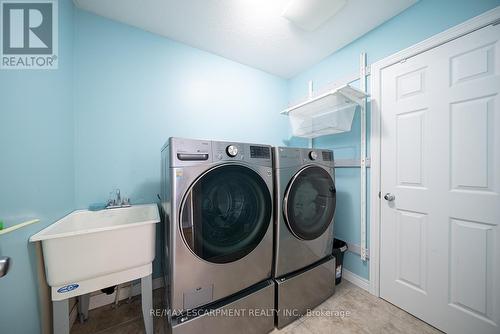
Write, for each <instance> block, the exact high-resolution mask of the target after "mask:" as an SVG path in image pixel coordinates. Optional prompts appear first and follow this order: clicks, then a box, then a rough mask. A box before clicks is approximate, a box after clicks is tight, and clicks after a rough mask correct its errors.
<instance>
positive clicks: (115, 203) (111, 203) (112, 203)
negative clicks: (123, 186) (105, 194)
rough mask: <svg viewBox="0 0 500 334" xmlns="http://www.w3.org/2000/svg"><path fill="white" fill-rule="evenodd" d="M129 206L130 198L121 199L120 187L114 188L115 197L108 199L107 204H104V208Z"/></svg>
mask: <svg viewBox="0 0 500 334" xmlns="http://www.w3.org/2000/svg"><path fill="white" fill-rule="evenodd" d="M111 193H112V192H111ZM129 206H131V204H130V199H129V198H123V199H122V196H121V192H120V189H116V190H115V198H114V199H109V200H108V204H107V205H106V209H116V208H126V207H129Z"/></svg>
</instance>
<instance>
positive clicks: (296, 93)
mask: <svg viewBox="0 0 500 334" xmlns="http://www.w3.org/2000/svg"><path fill="white" fill-rule="evenodd" d="M499 5H500V0H474V1H471V0H420V1H419V2H418V3H416V4H415V5H413V6H412V7H410V8H409V9H407V10H406V11H404V12H402V13H401V14H399V15H398V16H396V17H394V18H392V19H391V20H389V21H387V22H386V23H384V24H383V25H381V26H379V27H378V28H376V29H374V30H372V31H370V32H369V33H367V34H366V35H364V36H362V37H361V38H359V39H357V40H356V41H354V42H352V43H351V44H349V45H347V46H345V47H344V48H342V49H340V50H339V51H337V52H336V53H334V54H332V55H331V56H329V57H327V58H326V59H324V60H323V61H321V62H320V63H318V64H316V65H314V66H312V67H311V68H309V69H307V70H306V71H304V72H302V73H300V74H298V75H297V76H295V77H294V78H292V79H290V80H289V84H288V100H289V101H297V100H299V99H302V98H305V97H306V96H307V87H308V86H307V82H308V81H309V80H313V82H314V87H317V88H319V89H321V87H324V86H325V85H327V84H330V83H332V82H336V81H337V80H341V79H342V78H344V77H346V76H350V75H352V74H355V73H357V71H359V54H360V53H361V52H366V53H367V56H368V64H370V63H373V62H375V61H377V60H380V59H383V58H385V57H387V56H389V55H391V54H393V53H396V52H398V51H400V50H402V49H404V48H406V47H409V46H411V45H413V44H415V43H418V42H420V41H422V40H424V39H426V38H429V37H431V36H433V35H435V34H437V33H439V32H441V31H444V30H446V29H448V28H451V27H452V26H454V25H457V24H459V23H461V22H463V21H465V20H467V19H469V18H472V17H474V16H477V15H479V14H481V13H483V12H485V11H487V10H489V9H492V8H494V7H496V6H499ZM368 114H369V110H368ZM359 124H360V123H359V111H357V112H356V116H355V120H354V124H353V130H352V131H351V132H348V133H344V134H338V135H332V136H325V137H321V138H318V139H316V140H315V141H314V146H315V147H321V148H332V149H334V151H335V157H336V158H340V159H359V156H360V155H359V138H360V132H359ZM368 124H369V123H368ZM368 152H369V151H368ZM336 176H337V189H338V192H339V193H338V206H337V207H338V210H337V213H336V221H335V233H336V237H337V238H340V239H343V240H346V241H348V242H350V243H353V244H358V245H359V243H360V238H359V235H360V229H359V206H360V204H359V203H360V191H359V188H360V186H359V169H338V170H337V175H336ZM367 212H369V211H368V210H367ZM368 223H369V222H368ZM344 265H345V268H346V269H348V270H350V271H352V272H354V273H355V274H358V275H360V276H361V277H364V278H368V272H369V270H368V269H369V265H368V263H363V262H362V261H361V260H360V258H359V255H357V254H353V253H349V252H348V253H347V254H346V256H345V258H344Z"/></svg>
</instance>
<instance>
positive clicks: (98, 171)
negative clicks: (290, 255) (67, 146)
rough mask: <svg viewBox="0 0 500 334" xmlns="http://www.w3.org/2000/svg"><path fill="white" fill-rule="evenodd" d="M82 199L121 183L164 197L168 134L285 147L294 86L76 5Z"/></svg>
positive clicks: (138, 195) (98, 196)
mask: <svg viewBox="0 0 500 334" xmlns="http://www.w3.org/2000/svg"><path fill="white" fill-rule="evenodd" d="M75 19H76V26H75V75H74V88H75V99H74V110H75V125H76V128H75V167H76V174H75V186H76V205H77V207H79V208H86V207H87V206H88V205H89V203H92V202H95V201H105V200H106V199H107V198H108V195H109V192H110V191H112V190H113V189H114V188H117V187H119V188H120V189H121V190H122V194H125V195H128V196H130V197H131V198H132V202H133V203H144V202H146V203H148V202H155V201H157V198H156V194H158V193H159V189H160V188H159V187H160V180H159V177H160V163H159V161H160V160H159V157H160V149H161V147H162V146H163V144H164V143H165V142H166V140H167V139H168V137H170V136H181V137H194V138H208V139H228V140H233V141H244V142H257V143H267V144H273V145H283V140H284V139H286V138H287V137H288V124H287V119H286V117H283V116H281V115H280V114H279V111H280V110H281V109H283V108H284V107H285V105H286V99H287V95H286V93H287V90H286V89H287V82H286V80H284V79H280V78H277V77H275V76H272V75H269V74H266V73H264V72H262V71H259V70H255V69H252V68H250V67H247V66H244V65H241V64H238V63H235V62H232V61H229V60H227V59H224V58H221V57H218V56H215V55H212V54H210V53H207V52H204V51H200V50H198V49H194V48H191V47H188V46H186V45H183V44H180V43H177V42H174V41H171V40H168V39H165V38H162V37H159V36H157V35H154V34H151V33H148V32H145V31H142V30H138V29H135V28H132V27H130V26H127V25H124V24H120V23H117V22H114V21H110V20H107V19H104V18H101V17H98V16H95V15H93V14H89V13H86V12H83V11H80V10H78V11H76V17H75Z"/></svg>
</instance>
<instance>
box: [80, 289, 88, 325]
mask: <svg viewBox="0 0 500 334" xmlns="http://www.w3.org/2000/svg"><path fill="white" fill-rule="evenodd" d="M89 303H90V293H86V294H84V295H80V296H78V317H79V318H80V323H82V322H84V321H85V320H87V319H88V318H89Z"/></svg>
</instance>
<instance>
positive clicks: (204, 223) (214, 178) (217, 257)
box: [180, 165, 272, 263]
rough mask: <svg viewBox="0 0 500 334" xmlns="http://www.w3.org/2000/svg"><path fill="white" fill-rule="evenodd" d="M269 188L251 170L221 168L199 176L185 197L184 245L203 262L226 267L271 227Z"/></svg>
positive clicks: (254, 245)
mask: <svg viewBox="0 0 500 334" xmlns="http://www.w3.org/2000/svg"><path fill="white" fill-rule="evenodd" d="M271 214H272V200H271V194H270V192H269V189H268V187H267V185H266V183H265V182H264V180H263V179H262V178H261V177H260V175H259V174H257V173H256V172H255V171H253V170H252V169H250V168H248V167H245V166H241V165H222V166H219V167H216V168H214V169H211V170H210V171H208V172H206V173H205V174H203V175H202V176H201V177H200V178H199V179H198V180H197V181H196V182H195V183H194V184H193V185H192V186H191V188H190V190H189V191H188V193H187V194H186V196H185V197H184V200H183V204H182V207H181V212H180V224H181V229H180V230H181V231H182V236H183V238H184V242H185V243H186V245H187V246H188V247H189V249H191V251H192V252H193V253H194V254H196V255H197V256H198V257H200V258H202V259H203V260H206V261H209V262H213V263H228V262H233V261H236V260H238V259H241V258H243V257H244V256H245V255H247V254H249V253H250V252H251V251H252V250H253V249H255V247H257V245H258V244H259V243H260V241H261V240H262V238H263V237H264V235H265V234H266V231H267V229H268V227H269V224H270V222H271Z"/></svg>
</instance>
